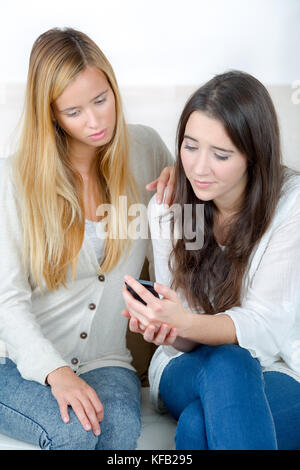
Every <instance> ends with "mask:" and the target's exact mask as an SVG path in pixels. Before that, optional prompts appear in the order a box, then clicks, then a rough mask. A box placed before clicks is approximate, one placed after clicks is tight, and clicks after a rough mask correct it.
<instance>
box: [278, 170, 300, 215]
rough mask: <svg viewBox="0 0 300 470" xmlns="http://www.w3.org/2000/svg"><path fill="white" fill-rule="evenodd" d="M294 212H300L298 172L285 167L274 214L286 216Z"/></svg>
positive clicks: (299, 175) (299, 180)
mask: <svg viewBox="0 0 300 470" xmlns="http://www.w3.org/2000/svg"><path fill="white" fill-rule="evenodd" d="M296 213H298V214H300V173H299V172H297V171H294V170H292V169H290V168H287V167H286V168H284V183H283V185H282V189H281V195H280V198H279V201H278V204H277V208H276V216H277V217H279V218H281V217H284V218H286V216H288V215H289V214H290V215H293V214H296Z"/></svg>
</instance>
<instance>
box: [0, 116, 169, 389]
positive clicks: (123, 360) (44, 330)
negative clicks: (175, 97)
mask: <svg viewBox="0 0 300 470" xmlns="http://www.w3.org/2000/svg"><path fill="white" fill-rule="evenodd" d="M128 130H129V142H130V154H129V163H130V166H131V169H132V172H133V174H134V176H135V178H136V181H137V184H138V191H139V194H140V201H139V202H141V203H143V204H145V205H146V206H147V204H148V202H149V199H150V198H151V195H152V193H151V192H149V191H147V190H146V189H145V185H146V184H147V183H149V182H150V181H152V180H154V179H155V178H157V177H158V176H159V174H160V172H161V170H162V169H163V168H164V167H165V166H169V165H173V164H174V163H173V162H174V160H173V158H172V156H171V154H170V152H169V151H168V149H167V147H166V146H165V145H164V143H163V142H162V140H161V139H160V137H159V136H158V134H157V133H156V132H155V131H154V130H153V129H151V128H149V127H147V126H142V125H128ZM12 158H13V157H8V158H7V159H6V161H5V163H4V167H3V168H2V170H1V171H0V219H1V228H0V258H1V271H0V343H1V344H0V355H1V356H4V355H6V356H8V357H10V359H11V360H13V361H14V362H15V363H16V364H17V367H18V370H19V371H20V373H21V375H22V376H23V378H25V379H28V380H34V381H37V382H39V383H41V384H45V379H46V376H47V375H48V374H49V373H50V372H51V371H53V370H54V369H56V368H58V367H61V366H65V365H68V366H70V367H72V369H73V370H74V371H75V372H76V373H77V374H81V373H83V372H86V371H88V370H91V369H95V368H97V367H104V366H121V367H127V368H129V369H133V366H132V365H131V362H132V357H131V354H130V352H129V350H128V349H127V347H126V330H127V319H126V318H124V317H123V316H122V315H121V311H122V309H123V308H124V307H125V304H124V301H123V297H122V292H121V290H122V286H123V283H124V275H125V274H131V275H132V276H134V277H138V276H139V274H140V272H141V269H142V266H143V263H144V259H145V256H146V255H147V254H149V253H150V254H151V249H150V250H149V248H150V247H151V242H150V240H147V239H142V238H140V239H137V240H134V241H133V244H132V248H131V252H130V254H129V256H128V257H125V256H123V257H122V258H121V260H120V262H119V264H118V266H117V267H116V268H115V269H114V270H113V271H112V272H110V273H104V275H103V276H99V264H98V260H97V257H96V254H95V251H94V248H93V246H92V244H91V242H90V240H89V239H88V237H87V236H86V235H85V237H84V240H83V244H82V247H81V249H80V252H79V255H78V263H77V271H76V279H75V280H74V282H72V279H71V272H70V269H69V271H68V278H67V286H66V288H64V287H63V286H62V287H60V289H58V290H55V291H54V292H50V291H49V290H48V289H46V292H45V294H44V295H42V294H41V292H40V289H39V288H37V287H32V283H31V282H30V279H28V278H27V277H26V276H25V275H24V270H23V269H22V262H21V260H22V256H21V254H22V246H23V245H22V225H21V215H20V207H19V204H18V194H17V191H16V188H15V185H14V180H13V174H12V171H11V160H12ZM44 285H45V286H46V284H44ZM82 332H84V333H85V334H86V337H85V339H84V340H83V339H82V336H81V334H82ZM3 360H4V359H2V358H1V361H2V362H3Z"/></svg>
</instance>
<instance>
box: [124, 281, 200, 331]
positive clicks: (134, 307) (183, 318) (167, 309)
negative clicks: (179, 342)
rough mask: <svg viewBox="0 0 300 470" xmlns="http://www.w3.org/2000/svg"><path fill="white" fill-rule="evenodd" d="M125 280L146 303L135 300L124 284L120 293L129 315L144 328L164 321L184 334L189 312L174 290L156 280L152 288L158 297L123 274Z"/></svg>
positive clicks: (158, 324) (158, 326)
mask: <svg viewBox="0 0 300 470" xmlns="http://www.w3.org/2000/svg"><path fill="white" fill-rule="evenodd" d="M125 281H126V282H127V284H128V285H129V286H130V287H132V289H133V290H134V291H135V292H136V293H137V294H138V295H139V296H140V297H141V298H142V299H143V300H144V302H146V304H147V305H144V304H142V303H141V302H139V301H138V300H136V299H135V298H134V297H133V296H132V295H131V294H130V292H129V291H128V290H127V288H126V286H125V285H124V286H123V289H122V294H123V298H124V300H125V303H126V307H127V310H128V312H129V314H130V316H132V317H135V318H137V320H138V321H139V322H140V324H141V325H142V326H143V327H145V328H147V327H148V326H149V325H150V324H151V325H154V326H155V327H156V328H157V329H158V328H160V326H161V324H162V323H164V324H166V325H167V326H168V327H170V328H176V332H177V334H178V336H182V335H184V331H185V329H186V328H188V327H189V323H190V320H191V319H190V315H191V312H189V311H188V310H186V309H185V308H184V307H183V305H182V303H181V301H180V299H179V297H178V295H177V294H176V292H175V291H174V290H172V289H170V288H169V287H167V286H164V285H162V284H158V283H157V282H156V283H155V284H154V289H155V290H156V292H157V293H158V294H160V295H161V296H163V298H161V299H158V298H157V297H155V296H154V295H153V294H151V292H149V291H148V290H147V289H146V288H145V287H144V286H142V285H141V284H140V283H139V282H138V281H136V280H135V279H134V278H133V277H131V276H125Z"/></svg>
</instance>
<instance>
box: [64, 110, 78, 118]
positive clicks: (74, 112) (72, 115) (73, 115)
mask: <svg viewBox="0 0 300 470" xmlns="http://www.w3.org/2000/svg"><path fill="white" fill-rule="evenodd" d="M78 114H79V111H72V112H71V113H67V116H68V117H75V116H78Z"/></svg>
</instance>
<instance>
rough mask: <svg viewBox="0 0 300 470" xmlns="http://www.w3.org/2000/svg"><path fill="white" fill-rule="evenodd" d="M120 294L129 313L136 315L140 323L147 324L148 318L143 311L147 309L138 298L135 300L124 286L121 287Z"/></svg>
mask: <svg viewBox="0 0 300 470" xmlns="http://www.w3.org/2000/svg"><path fill="white" fill-rule="evenodd" d="M122 295H123V298H124V301H125V303H126V306H127V309H128V312H129V315H130V316H133V317H136V318H137V319H138V320H139V321H140V322H141V324H143V325H144V326H147V325H148V324H149V319H148V318H147V317H146V316H145V313H146V312H147V310H145V306H144V305H143V304H142V303H141V302H140V301H139V300H136V299H135V298H134V297H133V296H132V295H131V293H130V292H129V291H128V290H127V288H126V287H125V286H123V287H122Z"/></svg>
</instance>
